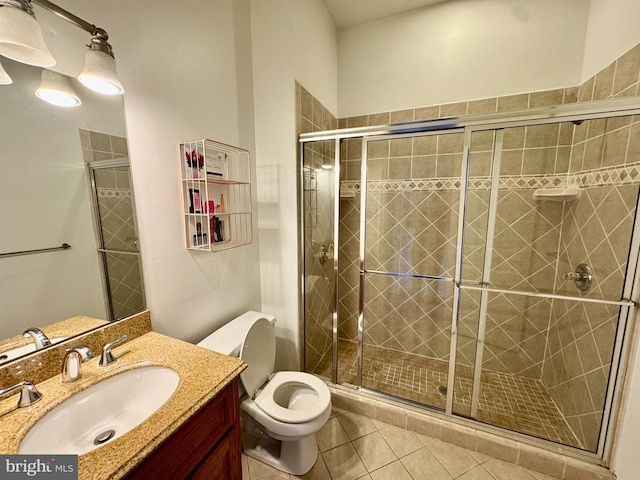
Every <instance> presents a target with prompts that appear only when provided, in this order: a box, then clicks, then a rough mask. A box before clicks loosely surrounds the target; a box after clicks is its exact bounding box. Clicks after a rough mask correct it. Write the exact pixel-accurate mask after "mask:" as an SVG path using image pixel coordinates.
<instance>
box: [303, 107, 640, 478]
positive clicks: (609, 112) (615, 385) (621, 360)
mask: <svg viewBox="0 0 640 480" xmlns="http://www.w3.org/2000/svg"><path fill="white" fill-rule="evenodd" d="M638 114H640V98H639V97H628V98H620V99H612V100H603V101H596V102H584V103H575V104H566V105H555V106H551V107H543V108H536V109H529V110H524V111H517V112H504V113H496V114H483V115H475V116H467V117H460V118H455V117H454V118H444V119H435V120H424V121H414V122H407V123H399V124H391V125H379V126H370V127H357V128H346V129H338V130H329V131H322V132H312V133H305V134H301V135H300V137H299V142H300V143H301V151H303V150H304V143H307V142H313V141H321V140H335V141H336V165H337V166H338V167H339V162H340V155H339V154H340V152H339V143H340V141H342V140H344V139H355V138H362V141H363V153H362V154H363V157H362V166H361V168H362V171H361V186H360V189H361V191H360V194H361V207H360V208H361V219H360V222H361V223H360V228H361V235H362V231H363V225H364V218H365V213H366V198H365V197H366V181H365V182H362V179H363V178H364V179H366V163H367V162H366V148H364V147H365V144H366V141H367V140H368V139H369V140H373V137H379V138H378V139H386V140H389V139H391V138H401V137H400V136H401V135H405V134H418V135H420V134H425V133H427V132H434V133H435V134H442V133H444V132H445V131H446V130H449V131H460V130H461V129H464V133H465V143H464V149H463V161H462V167H461V177H460V179H461V186H460V190H461V191H460V198H461V202H460V211H459V217H458V244H459V245H458V246H459V248H458V254H459V255H458V258H457V259H456V275H455V279H454V280H453V281H454V284H455V285H454V314H453V315H452V322H451V327H452V328H451V342H452V345H451V355H450V358H449V362H450V363H449V369H450V372H449V373H450V374H449V378H448V382H449V389H448V395H447V406H446V409H445V415H446V416H455V417H456V418H458V419H459V420H460V421H462V422H463V423H464V422H466V421H469V422H470V423H469V424H470V425H471V426H473V427H474V428H476V429H479V430H482V431H487V432H492V433H494V434H495V433H496V428H495V427H493V426H490V425H485V424H483V423H481V422H478V421H476V420H466V419H465V418H464V417H460V416H458V415H456V414H454V413H453V381H454V376H455V375H452V374H451V373H454V374H455V359H456V350H455V349H454V343H456V344H457V335H458V331H457V328H458V319H457V309H458V306H459V305H458V304H459V294H460V291H462V290H479V291H481V292H487V295H488V294H489V293H491V292H495V293H506V294H512V295H526V296H532V297H544V298H551V299H553V298H556V299H564V300H571V301H582V302H593V303H601V304H609V305H618V306H620V312H619V314H618V328H617V331H616V338H615V343H614V351H613V359H612V363H611V370H610V373H609V382H608V387H607V394H606V401H605V408H604V411H603V415H602V424H601V429H600V437H599V440H598V448H597V451H596V452H588V451H586V450H582V449H578V448H575V447H570V446H568V445H563V444H558V443H556V442H552V441H550V440H545V439H541V438H537V437H533V436H531V435H527V434H522V433H519V432H514V431H511V430H508V431H509V433H510V435H515V436H516V437H518V438H521V439H522V440H523V441H524V442H525V443H528V444H531V445H536V446H539V447H541V448H546V447H548V446H549V445H551V446H553V447H554V448H560V449H561V450H562V451H563V452H565V453H566V454H568V455H570V456H578V457H580V458H588V459H591V460H592V461H595V462H598V463H602V464H605V465H607V464H608V463H609V462H610V457H611V452H612V448H613V443H614V437H615V432H613V431H612V425H613V427H617V426H618V421H619V418H618V416H619V406H620V404H621V402H622V398H621V390H622V383H623V380H624V375H625V373H626V371H627V368H628V361H629V358H630V354H631V343H632V341H631V340H630V339H628V338H625V337H628V336H629V334H630V333H632V332H631V327H632V324H633V323H634V320H635V314H636V313H637V309H636V302H635V301H633V300H631V299H636V298H638V295H639V293H640V275H639V271H638V270H639V263H640V262H639V258H640V221H636V222H635V223H634V227H633V233H632V242H631V245H630V253H629V259H628V263H627V274H626V275H625V282H624V289H623V300H620V301H609V300H599V299H591V298H583V297H571V296H567V295H558V294H546V293H537V292H521V291H512V290H504V289H496V288H491V287H486V286H483V285H472V284H469V283H467V282H462V279H461V277H460V275H459V274H460V272H461V267H462V256H463V251H462V246H463V236H464V221H465V219H464V217H465V205H466V193H467V183H468V182H467V180H468V178H467V177H468V162H469V152H470V140H471V134H472V133H473V132H478V131H483V130H498V129H504V128H509V127H520V126H533V125H541V124H548V123H561V122H566V121H582V120H590V119H595V118H602V117H605V116H606V117H620V116H627V115H638ZM407 136H411V135H407ZM494 153H495V152H494ZM336 183H337V184H338V188H336V190H335V194H336V196H338V197H339V192H340V189H339V176H336ZM492 188H493V182H492ZM363 198H364V201H363ZM463 199H464V201H462V200H463ZM338 202H339V198H338ZM638 210H639V208H638V206H637V207H636V219H638V218H639V215H640V212H639V211H638ZM334 215H336V216H337V215H339V209H338V210H336V211H334ZM334 224H336V225H337V224H339V218H338V222H334ZM335 240H336V241H335V244H334V246H335V247H334V250H335V251H334V266H335V265H337V250H338V245H339V243H338V234H337V231H336V232H335ZM363 244H364V242H361V246H360V248H361V252H360V253H361V256H360V266H361V272H363V271H364V268H363V267H364V266H366V265H365V263H364V258H363V250H364V247H363ZM371 273H384V272H375V271H371ZM335 275H336V276H337V275H338V272H337V271H336V272H335ZM422 277H423V278H425V276H422ZM426 278H430V277H426ZM433 278H434V279H441V280H444V279H445V278H443V277H433ZM336 280H337V279H336ZM363 281H364V280H363V274H362V273H361V275H360V284H361V287H363ZM337 288H338V283H337V281H336V283H335V285H334V289H335V290H336V291H335V292H333V293H334V297H335V299H336V302H335V304H334V305H335V310H334V315H333V334H334V335H333V336H334V340H336V337H337V328H338V325H337V321H338V318H337ZM363 298H364V295H363V294H362V290H361V293H360V302H359V304H360V306H359V316H358V331H359V333H360V332H361V327H362V335H360V340H359V342H360V343H359V353H360V355H359V368H358V370H359V371H358V383H359V385H358V388H359V389H362V390H366V391H367V392H369V393H371V394H373V395H376V396H379V397H382V398H385V397H386V398H393V399H395V400H400V401H403V400H402V399H398V398H397V397H393V396H391V395H388V394H385V393H383V392H379V391H376V390H370V389H367V388H364V387H362V348H363V340H362V339H363V338H364V337H363V334H364V332H363V327H364V315H363ZM485 321H486V319H485ZM639 335H640V332H635V336H639ZM335 343H337V341H336V342H335ZM335 343H334V349H333V352H332V353H333V358H332V361H333V367H334V370H335V369H337V360H338V358H337V347H336V345H335ZM303 344H304V342H303ZM452 365H453V367H452ZM332 377H334V378H333V382H334V383H336V382H337V376H336V373H335V371H334V373H333V375H332ZM474 378H475V372H474ZM475 390H476V389H474V394H475V395H477V392H475ZM405 402H406V403H415V402H412V401H409V400H405ZM475 402H476V404H477V399H476V400H475ZM499 430H503V429H502V428H499Z"/></svg>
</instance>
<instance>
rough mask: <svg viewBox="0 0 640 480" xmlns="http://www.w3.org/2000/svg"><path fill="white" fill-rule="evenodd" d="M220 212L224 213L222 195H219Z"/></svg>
mask: <svg viewBox="0 0 640 480" xmlns="http://www.w3.org/2000/svg"><path fill="white" fill-rule="evenodd" d="M220 211H221V212H224V195H220Z"/></svg>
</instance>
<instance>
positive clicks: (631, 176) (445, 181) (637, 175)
mask: <svg viewBox="0 0 640 480" xmlns="http://www.w3.org/2000/svg"><path fill="white" fill-rule="evenodd" d="M635 183H640V164H635V165H624V166H620V167H613V168H612V167H607V168H601V169H598V170H589V171H584V172H579V173H570V174H560V175H558V174H554V175H517V176H505V177H500V190H522V189H538V188H553V187H561V186H567V185H568V186H577V187H601V186H607V185H629V184H635ZM460 185H461V181H460V179H459V178H457V177H447V178H414V179H407V180H371V181H369V182H367V189H368V191H370V192H378V193H382V192H411V191H447V190H449V191H452V190H453V191H456V190H460ZM340 189H341V190H342V192H344V193H359V192H360V181H358V180H344V181H342V182H340ZM469 189H470V190H490V189H491V178H490V177H470V178H469Z"/></svg>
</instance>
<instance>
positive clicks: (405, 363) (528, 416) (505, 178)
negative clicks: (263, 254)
mask: <svg viewBox="0 0 640 480" xmlns="http://www.w3.org/2000/svg"><path fill="white" fill-rule="evenodd" d="M566 117H567V118H566V119H565V120H560V119H555V118H550V117H547V118H543V117H542V116H531V117H530V118H528V117H526V115H522V116H521V117H519V118H517V119H511V120H509V121H507V120H503V121H498V120H496V119H495V118H493V117H492V118H488V119H486V121H485V122H483V121H481V120H473V121H469V122H468V123H466V124H464V122H462V121H461V122H460V124H461V125H462V126H460V127H456V126H455V122H454V121H451V122H441V123H439V124H436V122H434V123H432V124H429V123H428V122H424V123H425V124H424V125H420V126H419V127H415V126H414V125H412V124H409V125H407V124H403V125H399V126H388V127H387V128H382V127H381V128H377V129H369V130H368V131H363V133H362V135H360V136H358V135H356V134H355V133H354V132H353V131H347V132H345V136H344V138H340V136H339V135H338V134H335V133H334V132H329V133H330V135H329V134H328V135H327V137H331V136H333V137H334V138H333V139H331V140H328V139H327V138H324V139H322V140H321V141H317V142H316V141H313V142H312V141H306V142H303V143H302V145H303V156H304V166H303V168H304V170H303V172H302V176H303V179H304V180H303V181H304V188H303V196H304V201H303V209H304V215H303V217H304V231H305V233H304V236H305V237H304V250H305V257H304V258H305V265H304V273H305V275H304V285H305V289H304V300H305V328H306V330H305V345H306V350H305V351H306V357H305V360H306V369H307V371H311V372H314V373H317V374H319V375H321V376H324V377H325V378H327V379H331V381H333V382H336V383H340V384H344V385H349V386H355V387H358V388H361V389H366V390H369V391H372V392H375V393H377V394H381V395H383V396H387V397H392V398H397V399H400V400H402V401H405V402H412V403H415V404H418V405H423V406H426V407H428V408H432V409H437V410H440V411H441V412H443V413H444V414H445V415H452V416H458V417H465V418H467V419H471V420H474V421H477V422H481V423H484V424H489V425H492V426H496V427H500V428H503V429H507V430H511V431H514V432H517V433H519V434H525V435H529V436H532V437H537V438H540V439H543V440H547V441H551V442H555V443H558V444H562V445H566V446H570V447H574V448H578V449H581V450H584V451H588V452H593V453H595V454H598V455H599V456H602V455H603V451H604V449H605V439H606V435H607V431H608V425H609V423H610V418H611V412H612V411H613V410H614V409H615V403H614V395H615V390H616V379H617V378H618V371H619V369H620V365H621V358H622V356H623V350H624V349H623V343H624V340H625V334H626V333H627V332H628V331H629V328H630V324H631V322H632V321H633V315H632V313H633V312H634V311H635V310H634V308H635V302H634V299H635V298H636V297H637V292H636V290H635V288H637V287H635V286H634V285H635V283H636V269H637V264H638V252H639V250H640V235H639V231H640V226H639V225H638V223H640V222H636V221H635V219H636V211H637V203H638V195H639V190H640V160H638V159H639V158H640V156H639V155H640V117H638V116H632V115H626V116H625V115H618V114H616V113H615V112H612V113H610V114H609V115H608V116H605V115H604V114H600V113H598V112H594V113H590V114H585V113H584V112H581V113H579V114H575V115H574V116H570V115H566ZM411 130H414V131H411ZM327 152H329V153H327ZM327 159H329V160H330V161H327ZM332 162H333V165H334V169H333V170H331V169H329V168H325V169H323V168H322V164H323V163H324V164H325V165H328V164H331V163H332ZM338 166H339V167H340V169H338ZM324 172H331V173H326V174H325V173H324ZM321 174H324V175H329V176H331V175H333V176H332V177H327V182H326V183H325V185H326V188H324V192H321V191H322V190H323V187H321V184H322V182H321V181H320V175H321ZM336 175H339V177H340V180H339V182H338V179H337V178H336ZM329 178H330V180H329ZM338 183H339V186H338ZM331 215H333V216H334V218H333V221H332V220H331V218H330V217H331ZM336 219H337V220H338V221H337V222H336ZM334 245H335V246H337V247H336V248H335V249H334ZM332 309H333V310H332Z"/></svg>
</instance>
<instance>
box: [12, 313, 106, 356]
mask: <svg viewBox="0 0 640 480" xmlns="http://www.w3.org/2000/svg"><path fill="white" fill-rule="evenodd" d="M108 323H109V322H108V321H107V320H100V319H99V318H93V317H87V316H85V315H76V316H75V317H71V318H67V319H65V320H61V321H59V322H56V323H52V324H51V325H45V326H44V327H42V328H41V330H42V332H43V333H44V334H45V335H46V336H47V337H48V338H49V339H51V340H54V339H56V338H60V337H73V336H75V335H78V334H80V333H83V332H86V331H89V330H93V329H94V328H98V327H102V326H104V325H106V324H108ZM30 343H33V340H32V339H31V338H25V337H23V336H22V335H14V336H13V337H9V338H5V339H2V340H0V353H2V352H5V351H7V350H11V349H13V348H18V347H23V346H25V345H28V344H30Z"/></svg>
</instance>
